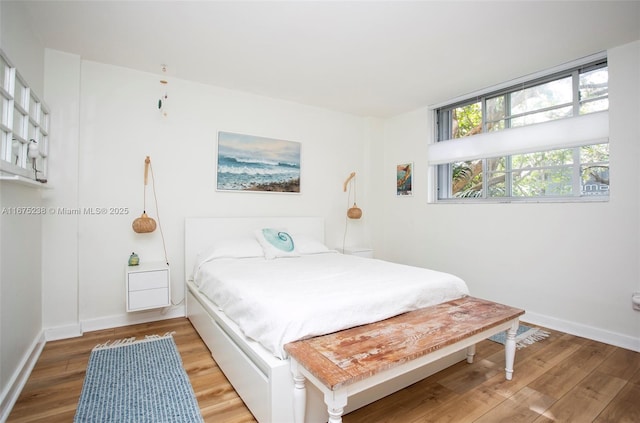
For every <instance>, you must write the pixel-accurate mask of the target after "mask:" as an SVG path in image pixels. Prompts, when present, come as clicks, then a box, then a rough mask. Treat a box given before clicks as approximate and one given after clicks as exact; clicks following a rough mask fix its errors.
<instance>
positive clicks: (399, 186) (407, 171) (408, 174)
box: [396, 163, 413, 196]
mask: <svg viewBox="0 0 640 423" xmlns="http://www.w3.org/2000/svg"><path fill="white" fill-rule="evenodd" d="M412 174H413V163H403V164H399V165H397V166H396V195H398V196H404V195H412V193H413V191H412V179H413V175H412Z"/></svg>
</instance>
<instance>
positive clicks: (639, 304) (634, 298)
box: [631, 292, 640, 311]
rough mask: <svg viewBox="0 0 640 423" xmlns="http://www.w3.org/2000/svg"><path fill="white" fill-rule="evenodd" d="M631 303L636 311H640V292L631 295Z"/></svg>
mask: <svg viewBox="0 0 640 423" xmlns="http://www.w3.org/2000/svg"><path fill="white" fill-rule="evenodd" d="M631 303H632V304H633V309H634V310H637V311H640V292H634V293H633V294H632V295H631Z"/></svg>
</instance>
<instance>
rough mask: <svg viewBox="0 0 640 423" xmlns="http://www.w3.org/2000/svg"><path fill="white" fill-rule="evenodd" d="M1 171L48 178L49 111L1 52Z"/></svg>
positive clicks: (37, 178) (38, 178) (28, 176)
mask: <svg viewBox="0 0 640 423" xmlns="http://www.w3.org/2000/svg"><path fill="white" fill-rule="evenodd" d="M0 100H1V101H0V172H1V173H4V174H11V175H18V176H23V177H26V178H30V179H33V180H44V179H46V176H47V155H48V151H49V110H48V109H47V107H46V106H45V105H44V104H43V103H42V102H41V101H40V99H39V98H38V96H37V95H36V94H35V93H34V92H33V90H32V89H31V88H29V85H28V84H27V82H26V81H25V80H24V79H23V78H22V76H21V75H20V73H19V72H18V71H17V69H16V68H15V67H13V66H12V65H11V62H10V61H9V59H8V58H7V56H6V55H5V54H4V52H3V51H2V50H0Z"/></svg>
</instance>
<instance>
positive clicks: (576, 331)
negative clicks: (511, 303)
mask: <svg viewBox="0 0 640 423" xmlns="http://www.w3.org/2000/svg"><path fill="white" fill-rule="evenodd" d="M522 320H523V321H525V322H529V323H532V324H536V325H540V326H544V327H547V328H549V329H553V330H558V331H561V332H565V333H568V334H571V335H575V336H580V337H583V338H588V339H592V340H594V341H599V342H604V343H605V344H610V345H615V346H616V347H620V348H625V349H628V350H631V351H637V352H640V338H634V337H632V336H629V335H625V334H622V333H617V332H611V331H607V330H604V329H600V328H596V327H593V326H587V325H583V324H581V323H576V322H570V321H568V320H562V319H558V318H555V317H550V316H545V315H543V314H538V313H531V312H529V311H527V314H525V315H524V316H522Z"/></svg>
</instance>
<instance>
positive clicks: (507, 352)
mask: <svg viewBox="0 0 640 423" xmlns="http://www.w3.org/2000/svg"><path fill="white" fill-rule="evenodd" d="M518 326H519V321H518V319H516V320H515V321H514V322H513V323H511V327H510V328H509V330H508V331H507V341H506V342H505V344H504V359H505V368H504V370H505V378H506V379H507V380H511V378H512V377H513V363H514V361H515V358H516V333H517V332H518Z"/></svg>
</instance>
